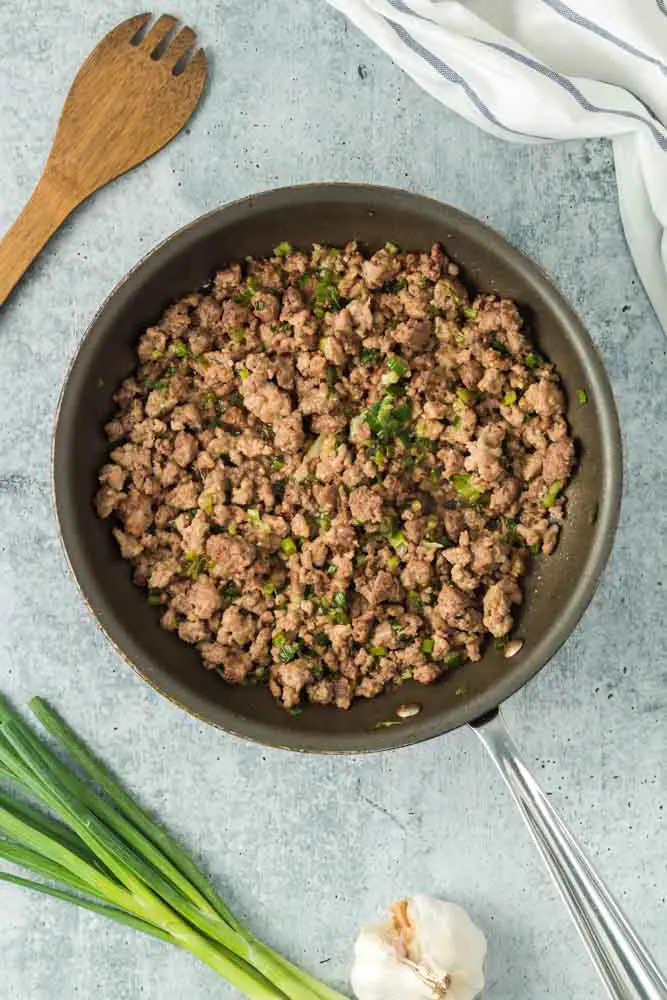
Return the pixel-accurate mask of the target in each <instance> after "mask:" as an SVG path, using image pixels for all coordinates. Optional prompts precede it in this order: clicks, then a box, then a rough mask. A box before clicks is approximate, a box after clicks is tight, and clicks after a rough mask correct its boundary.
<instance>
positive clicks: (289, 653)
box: [278, 642, 298, 663]
mask: <svg viewBox="0 0 667 1000" xmlns="http://www.w3.org/2000/svg"><path fill="white" fill-rule="evenodd" d="M297 652H298V650H297V648H296V646H292V645H290V643H288V642H286V643H285V644H284V645H283V646H281V648H280V652H279V653H278V659H279V660H280V662H281V663H291V662H292V660H294V659H296V655H297Z"/></svg>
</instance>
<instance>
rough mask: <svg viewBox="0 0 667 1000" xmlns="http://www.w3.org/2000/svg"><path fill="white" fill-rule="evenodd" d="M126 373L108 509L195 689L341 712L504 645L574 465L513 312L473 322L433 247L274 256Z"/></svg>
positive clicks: (506, 306) (165, 335)
mask: <svg viewBox="0 0 667 1000" xmlns="http://www.w3.org/2000/svg"><path fill="white" fill-rule="evenodd" d="M137 356H138V367H137V369H136V371H135V372H134V374H133V375H132V376H131V377H130V378H128V379H126V380H125V381H124V382H123V384H122V385H121V387H120V388H119V390H118V392H117V393H116V394H115V396H114V399H115V403H116V406H117V411H116V413H115V414H114V416H113V419H112V420H111V422H110V423H109V425H108V427H107V432H108V435H109V438H110V440H111V442H112V444H111V448H110V455H109V460H108V462H107V464H105V465H104V467H103V468H102V469H101V471H100V477H99V478H100V490H99V493H98V495H97V500H96V502H97V509H98V512H99V514H100V516H101V517H111V518H112V519H113V522H114V535H115V537H116V539H117V541H118V544H119V546H120V550H121V554H122V556H123V558H125V559H128V560H130V561H131V563H132V565H133V568H134V579H135V582H136V583H137V584H138V585H139V586H142V587H147V588H149V590H148V599H149V601H150V603H151V604H153V605H156V606H159V607H160V608H161V616H162V617H161V621H162V624H163V626H164V627H165V628H167V629H169V630H172V631H176V632H177V634H178V635H179V636H180V637H181V639H183V640H184V641H185V642H189V643H194V644H195V645H196V646H197V647H198V649H199V651H200V653H201V657H202V660H203V663H204V665H205V666H206V667H208V668H210V669H216V670H218V671H219V672H220V674H221V675H222V676H223V677H224V679H225V680H226V681H227V682H228V683H230V684H257V683H267V684H268V685H269V687H270V690H271V692H272V693H273V695H274V696H275V697H276V698H277V699H279V700H280V701H281V702H282V704H283V705H285V707H287V708H290V709H295V708H296V707H297V706H298V705H299V704H300V703H301V702H303V701H311V702H315V703H318V704H335V705H337V706H338V707H339V708H348V707H349V706H350V704H351V702H352V700H353V699H354V698H355V697H364V698H372V697H374V696H375V695H377V694H378V693H379V692H381V691H382V690H383V689H384V688H385V687H387V686H388V685H396V684H400V683H402V682H403V681H405V680H406V679H408V678H412V679H414V680H416V681H418V682H420V683H423V684H430V683H432V682H434V681H437V679H438V678H439V677H440V676H442V674H443V673H444V672H446V671H447V670H450V669H451V668H452V667H454V666H458V665H460V664H462V663H464V662H466V661H467V660H476V659H479V657H480V655H481V651H482V646H483V643H484V641H485V639H488V637H489V635H491V636H493V637H494V639H495V640H496V642H499V641H500V642H502V641H503V640H504V639H505V638H506V637H507V636H508V635H509V633H510V631H511V629H512V626H513V622H514V619H513V616H514V613H515V610H516V608H517V606H518V605H519V604H520V603H521V598H522V594H521V589H520V587H519V581H520V579H521V577H522V575H523V574H524V572H525V571H526V568H527V566H528V564H529V561H530V558H531V555H532V553H536V552H538V551H542V552H545V553H547V554H548V553H550V552H552V551H553V549H554V547H555V545H556V542H557V537H558V532H559V526H560V524H561V523H562V521H563V518H564V516H565V501H564V498H563V489H564V487H565V485H566V483H567V481H568V479H569V477H570V475H571V473H572V470H573V466H574V460H575V453H574V445H573V442H572V439H571V436H570V432H569V428H568V426H567V423H566V420H565V417H564V410H565V397H564V393H563V390H562V387H561V385H560V381H559V379H558V376H557V374H556V372H555V370H554V368H553V365H551V364H550V363H549V362H547V361H546V360H544V359H543V358H541V357H540V356H539V355H538V354H537V353H536V352H535V349H534V347H533V345H532V344H531V341H530V339H529V336H528V334H527V332H526V330H525V329H524V326H523V324H522V320H521V316H520V315H519V312H518V310H517V307H516V305H515V304H514V303H513V302H511V301H508V300H505V299H500V298H497V297H494V296H489V295H482V296H477V297H476V298H474V299H471V297H470V295H469V294H468V291H467V290H466V288H465V287H464V285H463V283H462V281H461V280H460V277H459V269H458V267H457V265H456V264H454V263H452V262H451V261H450V260H448V258H447V257H446V256H445V254H444V252H443V250H442V248H441V247H440V246H439V245H436V246H434V247H432V249H431V251H430V252H429V253H405V254H404V253H400V252H399V251H398V249H397V248H396V247H394V246H393V245H392V244H387V246H386V247H385V248H383V249H382V250H379V251H378V252H377V253H374V254H373V255H372V256H370V257H369V256H365V255H364V254H363V253H362V251H361V250H360V249H359V248H358V247H357V245H356V244H355V243H350V244H348V245H347V246H346V247H345V248H344V249H343V250H335V249H331V248H327V247H322V246H317V245H316V246H314V247H313V249H312V251H311V252H310V253H305V252H303V251H293V250H292V248H291V247H289V246H288V245H287V244H281V246H280V247H277V248H276V251H275V255H274V256H273V257H271V258H269V259H266V260H256V259H251V258H249V259H247V260H246V261H244V262H243V264H239V263H235V264H232V265H231V266H230V267H228V268H227V269H226V270H224V271H221V272H219V273H218V274H216V275H215V277H214V279H213V281H212V282H211V284H210V286H209V287H207V288H206V289H205V290H203V291H201V292H196V293H194V294H192V295H188V296H186V297H185V298H183V299H181V300H180V301H179V302H176V303H175V304H174V305H172V306H170V307H169V309H167V311H166V312H165V314H164V315H163V317H162V318H161V320H160V321H159V323H158V324H157V325H156V326H154V327H151V328H149V329H148V330H147V331H146V333H145V334H144V335H143V336H142V338H141V340H140V342H139V345H138V349H137ZM531 550H532V552H531Z"/></svg>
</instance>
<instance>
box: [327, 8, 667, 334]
mask: <svg viewBox="0 0 667 1000" xmlns="http://www.w3.org/2000/svg"><path fill="white" fill-rule="evenodd" d="M328 2H329V3H330V4H331V5H332V6H334V7H336V8H337V9H338V10H340V11H342V12H343V13H344V14H346V15H347V17H349V19H350V20H351V21H352V22H353V23H354V24H355V25H356V26H357V27H358V28H360V29H361V30H362V31H364V32H365V33H366V34H367V35H368V36H369V38H371V39H372V40H373V41H375V42H376V43H377V44H378V45H379V46H381V48H383V49H384V50H385V52H387V54H388V55H389V56H391V58H392V59H393V60H394V62H395V63H397V64H398V65H399V66H400V67H402V69H404V70H405V72H406V73H408V74H409V75H410V76H411V77H412V78H413V80H415V81H416V82H417V83H418V84H420V86H422V87H423V88H424V89H425V90H427V91H428V92H429V93H430V94H432V95H433V96H434V97H436V98H437V99H438V100H439V101H442V103H443V104H446V105H447V106H448V107H449V108H451V109H452V110H453V111H456V112H458V113H459V114H461V115H463V117H464V118H467V119H468V121H471V122H473V123H474V124H476V125H479V126H480V128H483V129H485V130H486V131H487V132H491V133H492V134H493V135H497V136H500V137H501V138H503V139H508V140H509V141H511V142H555V141H558V140H560V139H581V138H587V137H592V136H595V137H597V136H608V137H609V138H610V139H611V140H612V142H613V148H614V160H615V164H616V177H617V182H618V195H619V202H620V209H621V217H622V220H623V226H624V229H625V234H626V237H627V240H628V244H629V246H630V250H631V253H632V255H633V258H634V261H635V265H636V267H637V271H638V272H639V276H640V278H641V280H642V282H643V284H644V287H645V288H646V291H647V293H648V295H649V298H650V299H651V302H652V304H653V308H654V309H655V311H656V313H657V315H658V319H659V320H660V322H661V324H662V327H663V329H664V330H665V332H667V280H666V278H667V274H666V271H667V236H666V235H665V226H666V225H667V128H666V127H665V126H666V124H667V0H568V2H567V3H565V2H564V0H466V2H460V3H459V2H455V0H328Z"/></svg>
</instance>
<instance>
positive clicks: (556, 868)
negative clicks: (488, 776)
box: [472, 712, 667, 1000]
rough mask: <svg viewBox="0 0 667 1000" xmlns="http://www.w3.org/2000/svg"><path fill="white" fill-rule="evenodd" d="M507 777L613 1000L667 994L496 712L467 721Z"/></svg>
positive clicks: (666, 999)
mask: <svg viewBox="0 0 667 1000" xmlns="http://www.w3.org/2000/svg"><path fill="white" fill-rule="evenodd" d="M472 727H473V729H474V730H475V731H476V733H477V735H478V736H479V738H480V739H481V741H482V743H483V744H484V746H485V747H486V749H487V751H488V753H489V754H490V756H491V758H492V759H493V761H494V763H495V764H496V766H497V767H498V770H499V771H500V773H501V774H502V776H503V778H504V780H505V782H506V783H507V785H508V787H509V789H510V791H511V793H512V795H513V797H514V799H515V801H516V803H517V805H518V806H519V809H520V810H521V813H522V815H523V818H524V820H525V821H526V824H527V826H528V829H529V830H530V832H531V834H532V836H533V839H534V841H535V843H536V844H537V847H538V850H539V852H540V854H541V855H542V858H543V860H544V861H545V863H546V865H547V868H548V869H549V871H550V873H551V877H552V878H553V880H554V882H555V883H556V886H557V887H558V890H559V891H560V894H561V896H562V897H563V900H564V901H565V903H566V905H567V907H568V909H569V911H570V914H571V916H572V918H573V919H574V922H575V924H576V926H577V929H578V931H579V933H580V935H581V937H582V939H583V942H584V944H585V946H586V948H587V950H588V952H589V954H590V956H591V958H592V959H593V962H594V963H595V966H596V968H597V970H598V972H599V974H600V976H601V978H602V981H603V983H604V985H605V986H606V988H607V992H608V994H609V996H610V997H612V998H613V1000H667V980H665V978H664V977H663V975H662V974H661V972H660V971H659V969H658V968H657V966H656V965H655V963H654V962H653V959H652V958H651V956H650V955H649V953H648V952H647V950H646V948H645V947H644V945H643V944H642V943H641V941H640V940H639V938H638V937H637V935H636V934H635V932H634V931H633V929H632V927H631V926H630V924H629V923H628V921H627V920H626V918H625V917H624V916H623V914H622V912H621V910H620V909H619V907H618V906H617V904H616V903H615V902H614V900H613V899H612V898H611V896H610V895H609V893H608V892H607V890H606V889H605V887H604V885H603V884H602V882H601V881H600V879H599V878H598V876H597V875H596V873H595V872H594V870H593V868H592V867H591V865H590V863H589V862H588V861H587V860H586V858H585V857H584V855H583V853H582V851H581V849H580V848H579V846H578V845H577V843H576V841H575V840H574V838H573V836H572V834H571V833H570V832H569V830H568V829H567V828H566V826H565V824H564V823H563V822H562V820H561V819H559V817H558V816H557V815H556V813H555V812H554V810H553V809H552V808H551V806H550V804H549V802H548V800H547V798H546V796H545V795H544V793H543V792H542V790H541V789H540V787H539V785H538V784H537V782H536V781H535V779H534V778H533V776H532V775H531V774H530V772H529V771H528V769H527V767H526V765H525V764H524V762H523V761H522V759H521V757H520V756H519V753H518V751H517V748H516V746H515V745H514V742H513V740H512V738H511V736H510V735H509V733H508V731H507V729H506V727H505V723H504V721H503V719H502V716H501V715H500V712H495V713H493V714H491V715H487V716H485V717H484V718H482V719H479V720H478V721H477V722H473V723H472Z"/></svg>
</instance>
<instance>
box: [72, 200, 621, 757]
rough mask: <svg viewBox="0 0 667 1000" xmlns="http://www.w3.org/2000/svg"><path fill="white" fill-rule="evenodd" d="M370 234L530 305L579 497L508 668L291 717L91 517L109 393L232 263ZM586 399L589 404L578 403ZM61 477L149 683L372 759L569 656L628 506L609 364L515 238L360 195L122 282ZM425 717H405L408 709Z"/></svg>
mask: <svg viewBox="0 0 667 1000" xmlns="http://www.w3.org/2000/svg"><path fill="white" fill-rule="evenodd" d="M350 239H357V240H359V241H361V242H363V243H365V244H366V245H367V246H368V247H370V248H371V249H376V248H377V247H379V246H382V245H384V243H385V242H386V241H387V240H391V241H393V242H394V243H397V244H399V245H400V246H401V247H402V248H403V249H405V250H426V249H428V248H429V247H430V246H431V244H432V243H434V242H436V241H439V242H441V243H442V244H443V245H444V246H445V249H446V251H447V253H448V254H449V255H450V256H452V257H453V258H454V259H455V260H456V261H457V262H458V263H460V264H461V265H462V266H463V273H464V278H465V280H466V282H467V283H468V284H469V285H470V286H471V287H472V288H474V289H475V290H480V291H484V292H498V293H500V294H502V295H504V296H507V297H508V298H511V299H514V300H516V301H517V303H518V304H519V306H520V307H521V309H522V312H523V314H524V316H526V317H527V319H528V320H529V323H530V325H531V329H532V334H533V336H534V337H535V338H536V341H537V344H538V346H539V349H540V350H541V351H542V352H543V353H544V354H545V355H546V356H547V357H548V358H549V359H550V360H552V361H554V362H555V364H556V365H557V367H558V370H559V373H560V375H561V378H562V380H563V383H564V385H565V387H566V390H567V394H568V400H569V406H568V419H569V421H570V424H571V426H572V429H573V432H574V435H575V437H576V439H577V447H578V453H579V460H580V464H579V470H578V473H577V475H576V478H575V480H574V482H573V484H572V486H571V487H570V488H569V490H568V500H569V502H568V517H567V521H566V523H565V527H564V530H563V532H562V536H561V541H560V543H559V546H558V549H557V550H556V552H555V554H554V555H552V556H550V557H542V558H539V559H538V560H537V562H536V568H535V570H534V571H533V572H532V574H531V575H530V576H529V577H528V578H527V581H526V588H525V589H526V600H525V603H524V606H523V609H522V612H521V614H520V617H519V622H518V627H517V628H516V629H515V632H514V634H516V635H520V636H521V637H522V638H525V645H524V648H523V649H522V651H521V652H520V653H519V654H517V655H516V656H515V657H514V658H513V659H510V660H506V659H504V658H503V656H502V654H501V653H499V652H497V651H496V650H495V649H494V648H493V646H492V645H491V646H490V647H489V648H488V649H487V652H486V653H485V655H484V656H483V658H482V660H481V661H480V662H479V663H471V664H468V665H466V666H465V667H463V668H461V669H459V670H457V671H454V672H452V674H451V675H450V676H449V677H448V678H447V679H446V680H445V681H444V682H442V683H439V684H437V685H435V686H432V687H423V686H421V685H418V684H416V683H409V684H406V685H404V686H402V687H401V688H400V689H398V690H397V691H395V692H392V693H389V694H385V695H382V696H380V697H377V698H374V699H372V700H371V701H358V702H356V703H355V704H354V705H353V707H352V708H351V709H350V710H349V711H348V712H342V711H340V710H338V709H335V708H322V707H316V706H312V707H308V708H307V709H306V710H305V711H304V713H303V714H302V715H300V716H298V717H294V716H292V715H290V714H288V713H287V712H286V711H285V710H284V709H282V708H280V707H279V706H278V704H277V703H276V702H275V701H274V699H273V698H272V697H271V695H270V694H269V692H268V690H266V689H261V688H232V687H229V686H227V685H226V684H225V683H224V682H223V681H222V680H221V679H220V677H219V676H218V675H217V674H216V673H208V672H206V671H205V670H204V669H203V668H202V666H201V661H200V659H199V655H198V653H197V651H196V650H195V649H194V648H192V647H189V646H186V645H185V644H184V643H182V642H181V641H180V640H179V639H178V638H176V637H175V636H174V635H173V634H171V633H168V632H165V631H164V630H163V629H161V628H160V626H159V624H158V612H157V611H156V609H155V608H152V607H150V606H149V604H148V603H147V601H146V597H145V594H144V592H142V591H141V590H139V589H138V588H137V587H135V586H134V585H133V584H132V582H131V580H130V568H129V565H128V563H126V562H124V561H123V560H122V559H121V557H120V554H119V552H118V549H117V545H116V542H115V541H114V539H113V538H112V535H111V528H110V525H109V523H108V522H103V521H100V520H99V519H98V517H97V515H96V513H95V511H94V509H93V504H92V498H93V496H94V494H95V490H96V473H97V470H98V469H99V467H100V466H101V465H102V464H103V462H104V460H105V454H106V451H107V441H106V437H105V434H104V430H103V426H104V423H105V422H106V421H107V420H108V419H109V418H110V415H111V411H112V408H113V407H112V402H111V393H112V392H113V391H114V389H115V388H116V387H117V386H118V384H119V383H120V381H121V380H122V379H123V378H124V377H125V376H126V375H128V374H129V373H130V371H131V370H132V369H133V367H134V366H135V364H136V359H135V345H136V341H137V337H138V336H139V334H140V333H141V332H142V331H143V330H144V329H145V328H146V327H147V326H149V325H150V324H152V323H154V322H155V321H156V320H157V319H158V317H159V315H160V313H161V311H162V310H163V309H164V308H165V307H166V306H167V305H168V304H169V303H170V302H172V301H174V300H175V299H177V298H178V297H179V296H182V295H184V294H185V293H187V292H190V291H193V290H195V289H196V288H198V287H199V286H201V285H202V284H204V283H205V282H206V281H207V280H208V279H209V277H210V276H211V275H212V273H213V272H214V271H215V270H216V269H217V268H220V267H222V266H224V265H225V264H226V263H227V262H228V261H230V260H233V259H237V258H242V257H244V256H245V255H247V254H253V255H255V256H259V257H262V256H266V255H268V254H270V252H271V250H272V248H273V247H274V246H275V245H276V244H277V243H279V242H280V241H282V240H287V241H289V242H290V243H292V244H294V245H295V246H304V247H307V246H309V245H310V244H311V243H313V242H320V243H329V244H333V245H339V246H340V245H342V244H344V243H346V242H347V241H348V240H350ZM579 389H584V390H585V391H586V393H587V396H588V404H587V405H581V403H580V402H579V400H578V390H579ZM54 481H55V494H56V506H57V512H58V518H59V521H60V527H61V531H62V536H63V540H64V544H65V549H66V551H67V555H68V558H69V561H70V564H71V566H72V569H73V571H74V574H75V576H76V578H77V581H78V583H79V586H80V588H81V591H82V593H83V595H84V598H85V599H86V601H87V603H88V604H89V606H90V608H91V609H92V611H93V613H94V614H95V615H96V617H97V619H98V621H99V622H100V624H101V626H102V628H103V630H104V631H105V633H106V634H107V635H108V636H109V638H110V639H111V641H112V642H113V643H114V644H115V645H116V647H117V648H118V649H119V651H120V652H122V653H123V654H124V655H125V657H126V658H127V659H128V660H129V661H130V663H131V664H132V665H133V666H134V667H135V668H136V669H137V670H138V671H139V673H140V674H141V675H142V676H143V677H144V678H145V679H146V680H147V681H148V682H149V683H150V684H152V685H154V686H155V687H156V688H157V689H158V690H160V691H161V692H162V693H163V694H165V695H166V696H167V697H169V698H171V699H172V700H174V701H176V702H177V703H179V704H180V705H182V706H183V707H184V708H185V709H187V710H188V711H189V712H192V713H193V714H195V715H197V716H199V717H200V718H202V719H204V720H205V721H207V722H211V723H213V724H215V725H218V726H221V727H222V728H224V729H226V730H229V731H230V732H234V733H237V734H239V735H241V736H244V737H247V738H249V739H253V740H258V741H261V742H263V743H268V744H272V745H276V746H282V747H289V748H291V749H295V750H310V751H319V752H362V751H368V750H381V749H386V748H388V747H396V746H401V745H404V744H407V743H414V742H417V741H418V740H423V739H427V738H429V737H432V736H436V735H438V734H440V733H444V732H447V731H448V730H450V729H453V728H455V727H456V726H460V725H462V724H463V723H465V722H469V721H471V720H474V719H476V718H477V717H479V716H481V715H484V714H485V713H487V712H489V711H491V710H492V709H494V708H495V707H496V706H497V705H498V704H499V703H500V702H502V701H503V700H504V699H505V698H507V697H509V695H511V694H512V693H513V692H514V691H516V690H517V689H518V688H519V687H521V686H522V685H523V684H525V683H526V681H528V680H529V679H530V678H531V677H532V676H533V675H534V674H535V673H536V672H537V671H538V670H539V669H540V668H541V667H542V666H544V664H545V663H546V662H547V661H548V660H549V658H550V657H551V656H552V655H553V654H554V652H555V651H556V650H557V649H558V647H559V646H560V645H561V643H562V642H563V641H564V640H565V639H566V638H567V636H568V635H569V634H570V632H571V631H572V629H573V628H574V626H575V624H576V623H577V621H578V620H579V618H580V617H581V615H582V614H583V612H584V610H585V608H586V606H587V604H588V602H589V600H590V598H591V596H592V594H593V592H594V590H595V586H596V584H597V580H598V577H599V575H600V572H601V570H602V569H603V567H604V565H605V562H606V560H607V557H608V555H609V551H610V549H611V545H612V541H613V535H614V531H615V528H616V522H617V519H618V510H619V504H620V495H621V443H620V434H619V428H618V420H617V416H616V409H615V406H614V402H613V397H612V394H611V389H610V387H609V382H608V380H607V377H606V374H605V372H604V369H603V367H602V364H601V361H600V358H599V356H598V353H597V351H596V349H595V347H594V346H593V344H592V343H591V340H590V338H589V336H588V334H587V333H586V331H585V330H584V328H583V327H582V325H581V323H580V321H579V320H578V318H577V317H576V315H575V314H574V313H573V311H572V310H571V308H570V307H569V306H568V304H567V303H566V302H565V301H564V299H563V298H562V297H561V295H560V294H559V293H558V292H557V291H556V289H555V288H554V287H553V286H552V285H551V283H550V282H549V281H548V279H547V278H546V277H545V276H544V274H543V273H542V272H541V271H540V270H539V268H538V267H536V265H535V264H533V263H531V261H529V260H528V259H527V258H526V257H524V256H523V254H521V253H520V252H519V251H518V250H516V249H515V248H514V247H512V246H510V245H509V244H508V243H507V242H506V241H505V240H504V239H502V237H500V236H498V235H497V234H496V233H494V232H493V231H491V230H490V229H488V228H487V227H486V226H484V225H482V223H480V222H477V221H476V220H475V219H473V218H471V217H470V216H467V215H464V214H463V213H461V212H459V211H457V210H456V209H453V208H451V207H448V206H446V205H442V204H440V203H438V202H435V201H431V200H429V199H426V198H421V197H418V196H416V195H412V194H408V193H406V192H403V191H396V190H392V189H388V188H377V187H369V186H363V185H346V184H317V185H306V186H303V187H293V188H283V189H280V190H277V191H271V192H267V193H265V194H261V195H257V196H253V197H250V198H247V199H244V200H243V201H239V202H235V203H234V204H232V205H228V206H226V207H224V208H221V209H219V210H217V211H215V212H212V213H211V214H209V215H206V216H204V217H203V218H201V219H199V220H197V221H196V222H194V223H192V225H190V226H188V227H187V228H185V229H182V230H181V231H180V232H178V233H176V234H175V235H174V236H172V237H171V238H170V239H168V240H167V241H166V242H165V243H163V244H162V245H161V246H159V247H158V248H157V249H156V250H154V251H153V252H152V253H151V254H149V256H148V257H147V258H145V260H143V261H142V262H141V263H140V264H138V265H137V267H135V269H134V270H133V271H131V272H130V274H129V275H128V276H127V277H126V278H125V279H124V280H123V281H122V282H121V283H120V285H118V287H117V288H116V289H115V290H114V291H113V293H112V294H111V296H110V297H109V299H108V300H107V301H106V303H105V304H104V305H103V306H102V309H101V310H100V312H99V313H98V315H97V316H96V318H95V319H94V321H93V323H92V325H91V327H90V329H89V331H88V333H87V335H86V337H85V339H84V341H83V344H82V345H81V348H80V350H79V353H78V355H77V357H76V359H75V361H74V364H73V366H72V369H71V371H70V374H69V377H68V380H67V383H66V385H65V388H64V391H63V395H62V399H61V404H60V410H59V416H58V424H57V428H56V435H55V448H54ZM408 701H417V702H419V703H420V704H421V705H422V706H423V710H422V711H421V713H420V714H419V715H417V716H415V717H413V718H411V719H409V720H407V721H406V722H404V723H402V724H400V725H395V726H389V727H381V728H379V729H378V728H375V727H376V726H377V724H378V723H382V722H384V721H385V720H391V719H395V714H394V713H395V710H396V708H397V707H398V705H400V704H401V703H403V702H408Z"/></svg>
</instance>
